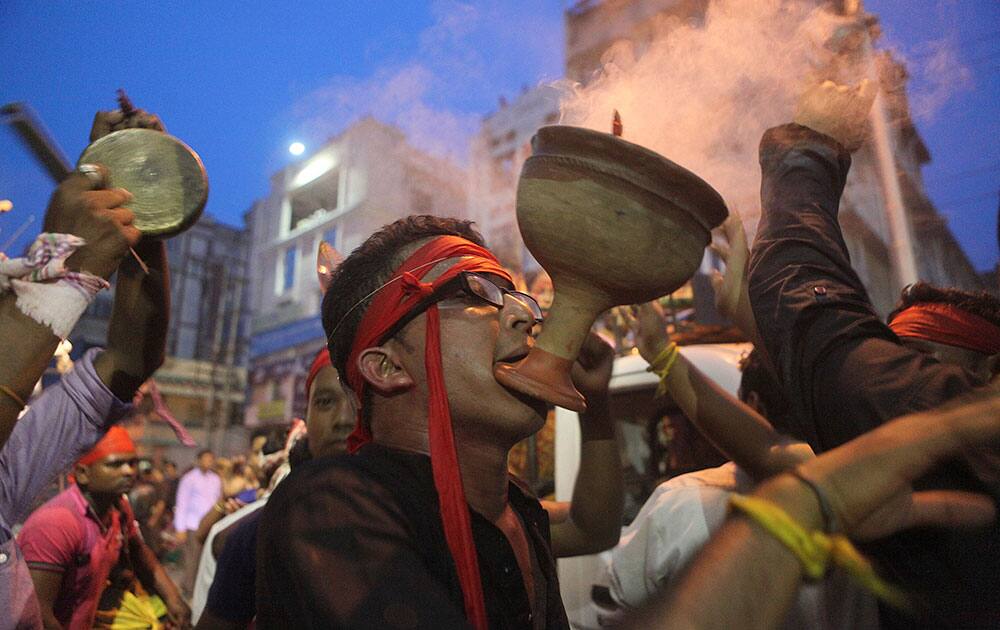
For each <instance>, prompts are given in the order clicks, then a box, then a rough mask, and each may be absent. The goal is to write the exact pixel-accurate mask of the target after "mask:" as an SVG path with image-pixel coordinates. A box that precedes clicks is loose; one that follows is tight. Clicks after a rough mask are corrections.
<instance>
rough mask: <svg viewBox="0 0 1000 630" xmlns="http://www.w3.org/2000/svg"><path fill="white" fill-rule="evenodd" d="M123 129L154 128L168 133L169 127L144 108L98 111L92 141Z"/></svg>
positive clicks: (91, 130)
mask: <svg viewBox="0 0 1000 630" xmlns="http://www.w3.org/2000/svg"><path fill="white" fill-rule="evenodd" d="M122 129H152V130H154V131H162V132H164V133H166V131H167V129H166V127H164V126H163V122H162V121H161V120H160V117H159V116H157V115H156V114H150V113H149V112H147V111H145V110H142V109H133V110H132V111H130V112H128V113H124V112H122V110H120V109H115V110H112V111H108V112H97V113H96V114H95V115H94V124H93V125H92V126H91V127H90V141H91V142H93V141H95V140H97V139H98V138H103V137H104V136H106V135H108V134H109V133H111V132H113V131H121V130H122Z"/></svg>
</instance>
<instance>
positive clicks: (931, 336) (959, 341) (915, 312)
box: [889, 302, 1000, 354]
mask: <svg viewBox="0 0 1000 630" xmlns="http://www.w3.org/2000/svg"><path fill="white" fill-rule="evenodd" d="M889 328H891V329H892V332H894V333H896V335H898V336H899V337H913V338H916V339H924V340H926V341H933V342H934V343H943V344H945V345H948V346H957V347H959V348H966V349H968V350H975V351H976V352H982V353H983V354H997V353H998V352H1000V327H997V326H995V325H994V324H992V323H990V322H989V321H987V320H985V319H983V318H982V317H979V316H978V315H973V314H972V313H969V312H967V311H963V310H962V309H960V308H958V307H956V306H952V305H951V304H944V303H941V302H924V303H922V304H914V305H913V306H911V307H909V308H908V309H906V310H904V311H901V312H900V313H899V314H898V315H896V317H894V318H893V320H892V321H891V322H889Z"/></svg>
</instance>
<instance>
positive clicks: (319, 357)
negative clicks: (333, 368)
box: [306, 348, 333, 400]
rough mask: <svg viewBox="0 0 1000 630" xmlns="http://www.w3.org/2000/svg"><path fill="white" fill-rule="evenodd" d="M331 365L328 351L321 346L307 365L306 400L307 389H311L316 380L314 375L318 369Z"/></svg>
mask: <svg viewBox="0 0 1000 630" xmlns="http://www.w3.org/2000/svg"><path fill="white" fill-rule="evenodd" d="M330 365H333V363H332V362H331V361H330V351H329V350H327V349H326V348H323V349H322V350H320V351H319V352H317V353H316V358H315V359H313V362H312V365H310V366H309V375H308V376H306V400H308V399H309V391H310V390H311V389H312V384H313V381H315V380H316V375H317V374H319V371H320V370H322V369H323V368H325V367H328V366H330Z"/></svg>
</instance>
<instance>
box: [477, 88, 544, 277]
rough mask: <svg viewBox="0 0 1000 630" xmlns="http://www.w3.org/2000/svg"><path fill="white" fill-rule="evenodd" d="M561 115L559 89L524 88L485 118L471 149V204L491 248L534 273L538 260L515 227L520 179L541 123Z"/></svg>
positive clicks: (511, 263) (510, 264)
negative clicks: (530, 252) (527, 247)
mask: <svg viewBox="0 0 1000 630" xmlns="http://www.w3.org/2000/svg"><path fill="white" fill-rule="evenodd" d="M558 121H559V92H558V90H557V89H555V88H554V87H551V86H548V85H540V86H538V87H536V88H534V89H531V90H527V89H526V90H524V91H522V92H521V94H520V95H519V96H518V97H517V98H516V99H514V101H513V102H511V103H509V104H508V103H507V101H506V100H501V102H500V107H499V108H498V109H497V111H495V112H493V113H491V114H488V115H487V116H485V117H484V118H483V123H482V125H481V126H480V128H479V132H478V133H477V134H476V135H475V136H474V137H473V139H472V142H471V150H470V152H469V153H470V169H469V170H470V173H469V208H470V213H471V214H472V216H473V217H474V218H475V221H476V224H477V226H478V228H479V231H480V232H481V233H482V235H483V237H484V238H485V239H486V242H487V244H488V245H489V246H490V249H491V250H492V251H493V252H494V253H495V254H496V255H497V257H498V258H499V259H500V260H501V262H503V263H504V265H506V266H507V267H508V268H510V269H514V270H518V271H521V272H524V273H528V274H530V273H531V272H532V271H534V270H535V268H536V267H537V263H535V262H534V259H533V258H532V257H531V255H530V254H529V253H528V252H527V250H526V249H525V247H524V242H523V241H522V240H521V234H520V232H519V231H518V229H517V217H516V203H515V202H516V199H517V180H518V177H519V175H520V174H521V166H522V165H523V164H524V160H525V159H527V157H528V156H529V155H531V137H532V136H533V135H535V132H536V131H538V128H539V127H542V126H545V125H552V124H556V123H557V122H558Z"/></svg>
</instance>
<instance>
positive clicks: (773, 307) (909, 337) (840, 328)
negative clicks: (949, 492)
mask: <svg viewBox="0 0 1000 630" xmlns="http://www.w3.org/2000/svg"><path fill="white" fill-rule="evenodd" d="M864 92H865V90H858V91H855V90H845V89H838V88H837V87H836V86H833V85H832V84H829V83H828V84H825V85H822V86H818V87H817V88H815V89H814V90H812V91H810V92H809V93H807V94H806V96H805V97H804V98H803V100H802V101H801V103H800V108H799V114H798V116H797V122H799V123H801V124H790V125H784V126H781V127H776V128H774V129H771V130H769V131H767V132H766V133H765V134H764V137H763V139H762V140H761V145H760V164H761V171H762V185H761V203H762V216H761V220H760V224H759V227H758V230H757V235H756V239H755V241H754V246H753V252H752V256H751V261H750V270H749V293H750V302H751V304H752V307H753V312H754V316H755V319H756V322H757V327H758V330H759V333H760V339H761V341H762V343H763V347H764V348H765V349H766V351H767V354H768V355H769V358H770V359H771V361H772V363H773V365H774V367H775V368H776V370H777V374H778V377H779V379H780V381H781V383H782V386H783V389H784V393H785V395H786V398H787V400H788V401H789V403H790V407H791V408H790V413H789V415H788V418H787V419H788V420H789V424H790V426H789V428H790V430H791V432H792V433H794V434H795V435H796V436H797V437H799V438H801V439H804V440H806V441H808V442H809V444H810V445H811V446H812V447H813V449H814V450H815V451H816V452H817V453H822V452H824V451H827V450H830V449H833V448H835V447H837V446H839V445H841V444H843V443H845V442H847V441H848V440H851V439H852V438H854V437H856V436H858V435H860V434H862V433H865V432H867V431H869V430H871V429H873V428H875V427H878V426H879V425H881V424H883V423H885V422H887V421H888V420H890V419H892V418H895V417H897V416H901V415H905V414H907V413H912V412H916V411H922V410H926V409H929V408H932V407H935V406H937V405H939V404H941V403H943V402H945V401H947V400H950V399H952V398H954V397H956V396H958V395H960V394H964V393H967V392H970V391H972V390H974V389H976V388H979V387H982V386H984V385H986V384H987V383H988V382H989V381H990V380H991V379H992V380H994V381H995V380H996V374H997V370H998V366H1000V361H998V359H1000V316H998V314H1000V309H998V308H997V302H996V300H995V299H993V298H991V297H989V296H987V295H985V294H969V293H965V292H958V291H952V290H932V289H930V288H928V287H927V286H926V285H918V286H916V287H914V288H913V289H911V290H910V291H908V292H907V293H906V294H905V295H904V302H903V305H902V307H901V309H900V310H897V311H896V312H895V313H894V316H893V317H892V318H891V321H890V323H889V324H888V325H886V324H885V323H883V322H882V321H881V320H880V319H879V318H878V316H877V315H876V313H875V310H874V308H873V307H872V305H871V302H870V300H869V299H868V294H867V292H866V290H865V288H864V286H863V285H862V283H861V280H860V279H859V278H858V275H857V274H856V273H855V271H854V270H853V269H852V267H851V261H850V257H849V255H848V251H847V247H846V245H845V242H844V237H843V234H842V233H841V228H840V224H839V218H838V211H839V203H840V196H841V193H842V192H843V189H844V185H845V182H846V180H847V174H848V170H849V168H850V164H851V156H850V152H851V151H853V150H854V149H856V148H857V147H858V146H859V145H860V142H861V139H862V138H863V134H861V133H860V132H861V131H862V130H863V129H864V128H865V124H866V116H867V112H868V107H869V106H870V103H871V100H870V99H871V94H872V93H871V92H868V93H867V94H865V93H864ZM987 479H988V478H985V477H979V476H976V475H973V474H970V473H969V466H968V465H967V463H965V462H961V463H959V462H955V463H953V464H951V465H947V466H942V467H940V468H938V469H936V470H935V471H933V472H932V473H931V474H929V475H927V476H925V477H924V478H923V479H921V480H920V482H919V483H918V487H920V488H921V489H939V488H953V489H962V490H973V491H983V490H986V491H990V492H995V491H996V488H995V487H990V486H989V485H988V484H987ZM994 479H995V477H994ZM996 496H1000V495H996ZM998 546H1000V529H997V528H996V527H994V528H993V530H992V531H989V532H976V533H973V534H969V533H965V534H960V533H950V532H943V531H929V530H924V531H919V532H911V533H908V534H905V535H898V536H894V537H892V538H890V539H887V540H886V541H883V542H881V543H880V544H879V546H878V547H877V549H876V550H875V551H876V552H877V555H878V557H879V559H880V560H882V561H883V562H884V563H885V564H886V565H887V566H888V567H889V568H890V569H891V571H892V577H893V578H894V579H895V580H896V581H899V582H902V583H903V584H904V585H905V586H906V587H908V588H910V589H911V590H914V591H917V592H919V593H920V594H921V595H922V596H923V597H924V598H925V600H926V601H928V602H929V603H930V606H929V607H928V608H929V609H930V610H931V611H933V613H934V615H935V617H933V618H931V619H929V620H927V626H928V627H951V626H959V627H996V626H997V624H1000V589H997V588H996V576H997V575H1000V554H998V553H997V551H996V550H997V548H998ZM897 621H898V624H899V625H904V626H907V627H909V626H910V624H912V623H914V622H913V620H909V619H907V620H897V619H896V618H895V617H894V613H893V612H892V611H889V610H884V611H883V625H889V626H892V625H895V624H896V623H897Z"/></svg>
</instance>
